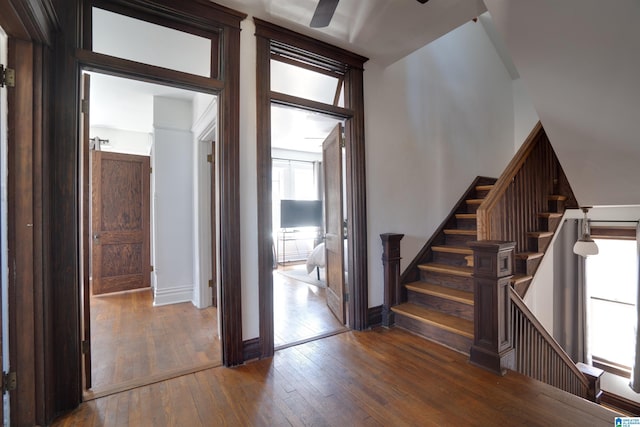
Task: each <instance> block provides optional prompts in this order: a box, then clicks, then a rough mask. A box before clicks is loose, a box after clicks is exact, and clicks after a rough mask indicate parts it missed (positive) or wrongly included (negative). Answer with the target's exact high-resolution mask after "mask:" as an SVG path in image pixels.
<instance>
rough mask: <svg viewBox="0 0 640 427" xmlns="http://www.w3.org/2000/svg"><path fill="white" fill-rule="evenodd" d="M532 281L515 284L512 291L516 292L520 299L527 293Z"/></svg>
mask: <svg viewBox="0 0 640 427" xmlns="http://www.w3.org/2000/svg"><path fill="white" fill-rule="evenodd" d="M531 282H532V280H525V281H523V282H520V283H517V284H516V285H515V286H514V287H513V289H514V290H515V291H516V293H517V294H518V295H520V297H521V298H524V295H525V294H526V293H527V289H529V285H531Z"/></svg>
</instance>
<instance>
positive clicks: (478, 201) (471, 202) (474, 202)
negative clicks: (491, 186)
mask: <svg viewBox="0 0 640 427" xmlns="http://www.w3.org/2000/svg"><path fill="white" fill-rule="evenodd" d="M465 202H466V203H467V204H468V205H479V204H481V203H482V202H484V199H467V200H465Z"/></svg>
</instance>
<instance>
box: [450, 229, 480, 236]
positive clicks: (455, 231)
mask: <svg viewBox="0 0 640 427" xmlns="http://www.w3.org/2000/svg"><path fill="white" fill-rule="evenodd" d="M444 234H458V235H463V236H477V235H478V231H477V230H467V229H463V228H448V229H446V230H444Z"/></svg>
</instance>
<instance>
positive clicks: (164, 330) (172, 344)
mask: <svg viewBox="0 0 640 427" xmlns="http://www.w3.org/2000/svg"><path fill="white" fill-rule="evenodd" d="M85 75H86V76H87V77H85V89H86V90H85V92H86V93H85V97H84V99H83V104H85V105H84V106H83V110H84V111H88V114H84V115H83V123H84V126H83V132H82V135H81V141H83V143H82V147H83V150H82V151H83V152H82V153H81V155H82V159H81V160H82V161H83V162H84V163H83V168H82V169H83V170H85V171H86V172H85V173H84V174H81V175H82V176H81V180H82V188H84V189H87V194H86V197H83V201H84V202H85V203H83V206H82V216H83V219H84V221H83V224H86V228H87V229H86V230H85V231H84V232H83V236H85V237H84V238H83V242H82V245H81V246H82V250H83V253H82V255H83V256H82V259H83V260H85V263H86V264H85V265H87V270H88V271H87V273H86V274H83V276H84V277H85V280H86V281H88V286H87V284H86V283H85V284H84V287H83V292H84V295H83V298H84V306H83V308H84V313H83V320H84V327H83V329H84V331H85V332H84V334H85V336H84V340H85V341H87V342H88V344H86V345H83V347H85V348H84V349H85V350H86V352H85V357H84V360H85V363H84V369H85V389H86V390H87V391H85V399H91V398H95V397H99V396H104V395H106V394H110V393H113V392H117V391H122V390H126V389H130V388H133V387H138V386H140V385H143V384H147V383H150V382H155V381H158V380H160V379H164V378H171V377H174V376H178V375H184V374H186V373H189V372H195V371H197V370H201V369H206V368H210V367H212V366H218V365H220V364H221V343H220V338H219V337H220V328H219V324H220V322H219V314H218V310H217V308H216V307H215V302H216V301H217V299H218V298H217V289H219V287H218V286H216V284H217V283H218V278H217V277H216V271H217V269H216V268H215V266H216V264H217V251H216V250H215V249H216V247H218V242H217V241H216V237H215V233H213V232H214V230H216V229H217V226H216V224H217V219H218V216H217V212H218V209H217V205H218V197H217V194H218V192H217V188H216V184H215V182H217V180H216V179H215V176H216V167H215V165H216V162H215V159H216V158H217V156H216V150H215V144H214V141H215V140H216V139H217V137H216V132H217V116H218V113H217V106H218V103H217V97H216V96H214V95H210V94H204V93H198V92H193V91H187V90H183V89H177V88H173V87H168V86H162V85H157V84H151V83H146V82H141V81H137V80H132V79H127V78H121V77H114V76H110V75H106V74H101V73H99V72H90V73H86V74H85ZM87 93H88V94H89V96H86V94H87ZM85 147H86V148H87V150H86V152H85V151H84V148H85ZM87 218H88V220H87ZM144 236H146V240H145V239H144ZM89 390H90V391H89Z"/></svg>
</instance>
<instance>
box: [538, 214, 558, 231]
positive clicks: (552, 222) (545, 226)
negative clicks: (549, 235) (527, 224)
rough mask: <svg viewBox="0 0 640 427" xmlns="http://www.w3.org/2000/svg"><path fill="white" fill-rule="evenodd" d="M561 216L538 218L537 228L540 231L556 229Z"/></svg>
mask: <svg viewBox="0 0 640 427" xmlns="http://www.w3.org/2000/svg"><path fill="white" fill-rule="evenodd" d="M561 220H562V218H544V217H541V218H539V219H538V227H539V228H538V229H539V230H542V231H556V228H558V225H559V224H560V221H561Z"/></svg>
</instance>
